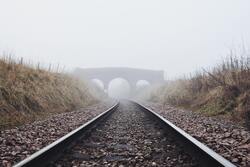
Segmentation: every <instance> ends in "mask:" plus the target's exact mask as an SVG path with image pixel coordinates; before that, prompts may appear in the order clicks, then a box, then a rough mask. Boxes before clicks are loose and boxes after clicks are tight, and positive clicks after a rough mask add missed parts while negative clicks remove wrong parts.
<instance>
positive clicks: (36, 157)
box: [13, 102, 119, 167]
mask: <svg viewBox="0 0 250 167" xmlns="http://www.w3.org/2000/svg"><path fill="white" fill-rule="evenodd" d="M118 106H119V102H117V103H116V104H114V105H113V106H112V107H110V108H109V109H108V110H106V111H104V112H103V113H101V114H100V115H98V116H96V117H95V118H93V119H92V120H90V121H88V122H87V123H85V124H83V125H82V126H80V127H78V128H77V129H75V130H73V131H71V132H70V133H68V134H66V135H65V136H63V137H61V138H60V139H58V140H56V141H54V142H53V143H51V144H49V145H48V146H46V147H44V148H42V149H41V150H39V151H37V152H36V153H34V154H32V155H31V156H29V157H28V158H26V159H24V160H23V161H21V162H19V163H17V164H16V165H14V166H13V167H42V166H46V165H48V164H49V163H50V162H51V161H54V160H56V159H57V158H58V157H60V155H61V154H63V152H64V151H65V150H66V149H68V148H70V147H71V146H73V144H74V143H75V142H76V141H77V140H79V139H81V138H82V137H83V136H86V135H88V132H89V131H90V130H91V129H93V128H94V127H96V126H97V124H98V123H99V122H100V121H102V120H104V119H105V118H107V117H108V116H109V115H110V114H111V113H112V112H113V111H115V109H116V108H117V107H118Z"/></svg>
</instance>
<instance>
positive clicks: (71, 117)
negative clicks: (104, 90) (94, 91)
mask: <svg viewBox="0 0 250 167" xmlns="http://www.w3.org/2000/svg"><path fill="white" fill-rule="evenodd" d="M113 104H114V102H110V101H109V102H103V103H100V104H96V105H93V106H90V107H87V108H83V109H81V110H78V111H72V112H66V113H62V114H57V115H53V116H51V117H50V118H48V119H46V120H43V121H37V122H34V123H32V124H28V125H24V126H21V127H16V128H14V129H9V130H4V131H1V132H0V166H3V167H9V166H12V165H14V164H16V163H17V162H19V161H21V160H23V159H25V158H27V157H28V156H29V155H31V154H33V153H35V152H36V151H38V150H40V149H41V148H43V147H45V146H46V145H48V144H50V143H52V142H54V141H55V140H57V139H58V138H60V137H62V136H64V135H65V134H67V133H69V132H70V131H72V130H74V129H76V128H77V127H79V126H81V125H82V124H84V123H86V122H87V121H89V120H91V119H92V118H94V117H95V116H97V115H99V114H100V113H102V112H104V111H105V110H106V109H108V108H109V107H111V106H112V105H113Z"/></svg>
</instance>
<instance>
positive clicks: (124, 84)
mask: <svg viewBox="0 0 250 167" xmlns="http://www.w3.org/2000/svg"><path fill="white" fill-rule="evenodd" d="M130 93H131V87H130V84H129V82H128V81H127V80H126V79H124V78H115V79H112V80H111V81H110V82H109V84H108V95H109V96H110V97H113V98H118V99H121V98H128V97H129V96H130Z"/></svg>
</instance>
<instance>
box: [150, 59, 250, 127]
mask: <svg viewBox="0 0 250 167" xmlns="http://www.w3.org/2000/svg"><path fill="white" fill-rule="evenodd" d="M150 100H152V101H158V102H161V103H163V104H164V105H165V104H171V105H174V106H178V107H184V108H188V109H192V110H196V111H199V112H201V113H203V114H206V115H209V116H214V115H224V116H226V117H229V118H232V119H234V120H236V121H238V122H245V123H246V125H247V126H248V127H250V57H248V56H245V57H242V58H238V57H234V56H230V57H228V58H227V59H225V60H224V61H222V62H221V63H220V64H219V65H217V66H215V67H214V68H212V69H210V70H205V69H202V71H201V72H197V73H196V74H194V75H192V76H190V77H183V78H181V79H178V80H174V81H168V82H167V83H166V84H165V85H163V86H161V87H160V88H158V89H156V90H155V91H153V92H152V93H151V97H150Z"/></svg>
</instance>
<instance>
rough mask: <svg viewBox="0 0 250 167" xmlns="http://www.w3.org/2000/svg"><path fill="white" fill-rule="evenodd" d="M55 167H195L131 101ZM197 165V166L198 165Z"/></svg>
mask: <svg viewBox="0 0 250 167" xmlns="http://www.w3.org/2000/svg"><path fill="white" fill-rule="evenodd" d="M51 166H56V167H63V166H80V167H83V166H84V167H88V166H119V167H124V166H138V167H140V166H176V167H178V166H179V167H183V166H195V161H194V160H192V158H191V157H190V156H189V155H188V154H186V153H185V152H184V151H183V149H182V148H181V147H180V146H177V144H176V143H175V141H174V140H173V139H172V138H171V136H170V135H169V134H165V132H164V131H163V130H162V129H161V128H160V126H159V125H158V124H157V122H155V121H153V120H152V118H149V117H148V116H147V115H146V113H144V112H143V111H141V110H140V109H139V108H138V107H137V106H135V105H134V104H132V103H129V102H122V103H121V104H120V106H119V107H118V109H117V110H116V111H115V112H114V113H113V114H112V115H111V116H110V117H109V118H108V120H107V121H105V122H103V123H101V124H100V126H98V128H97V129H96V130H95V131H93V132H92V133H91V135H90V137H88V138H87V139H85V140H82V141H80V142H79V143H78V144H77V145H76V146H74V147H73V148H72V149H71V150H69V151H68V152H66V154H65V155H64V156H63V157H61V159H60V160H58V161H57V162H56V163H55V164H52V165H51ZM196 166H197V165H196Z"/></svg>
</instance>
